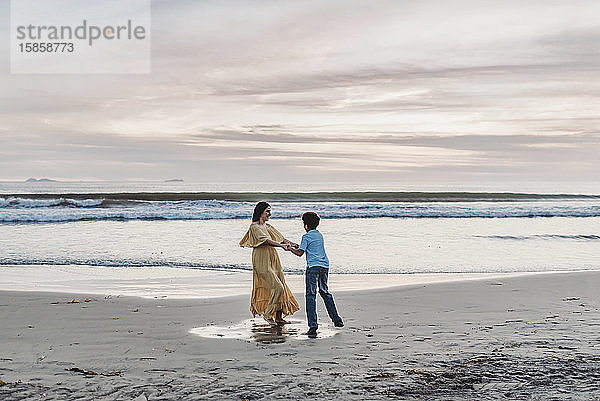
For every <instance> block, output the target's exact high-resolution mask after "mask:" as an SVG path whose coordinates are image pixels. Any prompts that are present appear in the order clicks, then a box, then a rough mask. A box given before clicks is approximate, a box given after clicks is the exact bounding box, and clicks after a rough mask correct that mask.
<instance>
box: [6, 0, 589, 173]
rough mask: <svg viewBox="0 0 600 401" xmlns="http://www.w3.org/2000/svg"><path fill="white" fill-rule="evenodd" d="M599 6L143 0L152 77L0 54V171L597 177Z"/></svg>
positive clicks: (467, 0)
mask: <svg viewBox="0 0 600 401" xmlns="http://www.w3.org/2000/svg"><path fill="white" fill-rule="evenodd" d="M7 5H8V2H7V1H4V2H3V3H0V7H3V8H2V10H7V9H8V7H7ZM599 7H600V6H599V5H598V4H597V3H594V2H589V1H574V2H568V3H561V2H551V3H548V2H537V1H514V0H506V1H503V2H483V3H482V2H480V1H470V0H463V1H461V2H459V3H458V4H455V3H452V4H451V3H448V2H446V1H436V0H426V1H419V2H416V1H414V2H409V1H405V2H397V1H382V2H378V5H377V7H373V6H372V4H371V3H369V2H365V1H331V2H329V1H328V2H318V1H310V0H309V1H303V2H279V1H263V2H261V6H260V7H257V6H256V4H255V3H252V2H246V1H224V2H197V1H187V0H186V1H183V0H169V1H168V2H167V1H154V2H153V26H152V29H153V32H152V33H153V36H152V43H153V44H152V52H153V73H152V74H151V75H139V76H135V75H133V76H120V75H53V76H43V75H31V76H26V75H10V74H8V68H7V66H8V58H7V57H8V56H7V55H8V52H5V53H4V56H0V62H1V63H2V65H3V66H5V67H6V68H5V69H4V71H5V72H3V73H2V74H0V85H1V86H2V88H3V91H2V92H0V116H1V122H0V130H1V131H0V154H2V156H3V158H2V161H0V163H2V166H3V168H2V173H1V174H2V175H1V176H0V179H1V178H5V179H6V178H20V177H24V178H26V177H27V176H39V175H40V174H39V173H38V172H39V171H48V172H49V173H50V172H51V173H52V174H55V176H56V177H71V178H79V177H82V176H83V177H95V178H104V179H121V178H124V177H128V178H136V177H137V178H163V177H165V176H168V177H172V176H177V177H179V176H181V177H185V178H186V179H190V180H193V179H196V178H198V177H202V178H203V179H204V178H206V177H218V178H219V179H220V180H224V181H227V180H232V179H234V178H233V177H235V179H238V178H241V177H246V178H248V177H254V176H256V175H257V174H260V173H261V172H262V171H265V170H267V171H270V172H272V179H277V180H287V179H289V177H295V178H296V179H310V178H311V177H317V178H319V179H325V180H328V179H332V180H333V179H351V180H358V179H370V180H373V179H377V180H382V181H385V180H388V179H415V180H418V179H430V180H435V179H437V180H446V179H449V178H456V179H461V180H462V179H465V180H469V179H474V180H477V179H485V180H489V179H490V178H489V177H496V178H495V179H498V180H500V179H507V178H509V179H513V178H515V177H521V178H523V179H525V178H527V177H528V178H529V179H532V180H537V179H539V178H540V177H542V176H543V174H544V172H546V173H548V174H551V175H552V176H555V177H560V178H561V179H581V178H582V177H583V178H588V179H596V178H595V173H594V167H593V166H594V165H596V164H597V162H598V156H597V154H599V153H598V151H599V150H600V149H599V145H598V135H599V132H600V118H599V117H598V108H597V106H596V105H597V104H598V103H599V101H600V81H599V80H598V79H597V72H598V68H599V67H600V51H599V49H598V46H600V45H599V43H600V41H599V40H598V39H599V38H600V27H599V26H598V23H597V18H596V16H597V14H598V11H600V9H599ZM3 15H4V17H0V18H4V19H3V21H4V20H6V19H7V18H6V14H3ZM2 26H4V30H6V27H7V24H3V25H2ZM2 29H3V28H1V27H0V30H2ZM4 37H8V36H4ZM40 166H43V168H42V167H40ZM319 168H320V169H321V171H320V172H319V171H318V170H319ZM519 174H520V175H519ZM482 177H484V178H482Z"/></svg>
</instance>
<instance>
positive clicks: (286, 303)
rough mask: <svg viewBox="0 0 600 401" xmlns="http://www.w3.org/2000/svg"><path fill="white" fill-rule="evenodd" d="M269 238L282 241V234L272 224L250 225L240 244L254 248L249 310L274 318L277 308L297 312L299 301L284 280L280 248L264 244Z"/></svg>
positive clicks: (289, 313) (287, 311) (284, 312)
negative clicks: (279, 253)
mask: <svg viewBox="0 0 600 401" xmlns="http://www.w3.org/2000/svg"><path fill="white" fill-rule="evenodd" d="M267 239H271V240H273V241H277V242H281V241H283V235H281V233H280V232H279V231H277V230H276V229H275V228H274V227H273V226H271V225H270V224H266V226H264V227H261V226H259V225H258V224H251V225H250V228H249V229H248V232H247V233H246V235H244V238H242V240H241V241H240V245H241V246H244V247H247V248H253V249H252V272H253V276H252V299H251V301H250V312H252V315H254V316H256V315H262V316H264V317H265V318H275V313H276V312H277V311H281V312H282V317H284V316H287V315H291V314H292V313H294V312H296V311H297V310H298V309H299V307H298V302H297V301H296V299H295V298H294V295H292V292H291V291H290V289H289V288H288V286H287V284H286V283H285V278H284V277H283V270H282V269H281V262H280V261H279V255H278V254H277V250H276V249H275V248H274V247H272V246H271V245H267V244H265V245H261V244H262V243H264V242H265V241H266V240H267Z"/></svg>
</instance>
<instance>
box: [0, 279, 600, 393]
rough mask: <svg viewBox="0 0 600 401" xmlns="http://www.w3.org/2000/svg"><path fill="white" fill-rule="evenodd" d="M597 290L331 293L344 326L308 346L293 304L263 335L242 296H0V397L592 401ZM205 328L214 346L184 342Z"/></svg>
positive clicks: (513, 286) (553, 285)
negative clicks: (285, 322) (281, 323)
mask: <svg viewBox="0 0 600 401" xmlns="http://www.w3.org/2000/svg"><path fill="white" fill-rule="evenodd" d="M599 286H600V272H579V273H563V274H539V275H529V276H519V277H504V278H501V279H497V278H495V279H486V280H477V281H461V282H445V283H432V284H424V285H412V286H402V287H393V288H386V289H378V290H369V291H351V292H338V293H336V292H335V291H336V288H335V287H333V286H332V287H331V290H332V292H333V293H334V296H335V297H336V302H337V304H338V307H339V310H340V313H341V315H342V316H343V317H344V319H345V322H346V327H344V328H342V329H331V328H328V329H331V330H332V331H333V334H331V333H329V332H328V333H329V334H331V335H329V334H327V336H321V338H317V339H304V338H303V337H302V336H301V334H300V333H301V331H302V330H301V328H302V329H304V322H303V319H304V315H303V312H304V303H303V297H302V294H301V293H296V295H297V298H298V300H299V302H300V304H301V307H302V310H301V311H300V312H298V313H297V314H296V315H294V316H292V317H291V320H293V321H294V322H293V323H292V325H291V326H290V327H289V328H285V330H282V331H281V332H278V331H274V332H271V331H269V330H268V329H267V328H266V327H265V326H264V325H263V324H262V323H261V322H260V321H259V320H258V321H254V322H252V321H248V319H249V318H250V317H251V316H249V312H248V296H235V297H227V298H206V299H146V298H136V297H117V296H110V297H104V296H99V295H94V294H66V293H50V292H15V291H3V292H0V316H1V317H2V324H1V325H0V338H1V339H2V341H1V342H0V380H2V382H3V383H5V384H2V383H0V384H1V386H0V399H2V400H21V399H38V398H40V399H48V400H71V399H86V400H89V399H99V400H104V399H106V400H113V399H133V400H179V399H185V400H206V399H218V400H221V399H233V400H236V399H239V400H243V399H247V400H254V399H269V400H273V399H294V400H296V399H356V400H378V399H440V400H442V399H443V400H447V399H475V398H477V399H544V400H546V399H556V400H564V399H581V400H589V399H600V384H599V383H600V336H599V335H598V332H599V331H600V291H599V290H598V288H599ZM73 299H76V300H77V301H79V302H76V303H72V302H71V301H72V300H73ZM86 299H88V302H86V301H85V300H86ZM318 307H319V309H320V311H319V319H320V322H321V323H322V324H323V325H324V328H327V327H325V324H326V323H328V322H327V321H326V313H325V311H324V308H323V305H322V303H321V301H319V304H318ZM261 325H262V326H261ZM207 326H210V327H212V328H213V329H214V328H216V331H217V332H218V331H219V330H221V331H223V333H224V335H223V336H218V335H216V336H207V337H202V336H200V335H197V334H194V333H195V332H194V329H195V328H206V327H207ZM229 327H234V328H235V330H238V331H239V330H241V331H242V332H243V331H244V330H247V332H246V333H247V334H248V335H247V336H246V337H244V336H242V337H243V338H227V336H226V335H225V334H227V333H228V330H227V328H229ZM253 330H254V331H253ZM213 331H214V330H213ZM324 332H325V331H324ZM252 333H254V334H257V333H258V334H259V335H253V334H252ZM217 334H218V333H217Z"/></svg>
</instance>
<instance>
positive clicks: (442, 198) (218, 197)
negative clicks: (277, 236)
mask: <svg viewBox="0 0 600 401" xmlns="http://www.w3.org/2000/svg"><path fill="white" fill-rule="evenodd" d="M0 196H2V198H0V207H3V206H1V205H2V201H5V200H6V199H12V200H13V201H15V200H16V201H17V202H20V201H19V200H29V201H49V202H50V203H52V202H57V201H61V200H66V201H67V202H69V203H73V204H74V205H75V206H77V202H79V201H82V200H83V201H91V200H94V201H96V202H101V203H102V202H104V201H108V202H110V201H171V202H172V201H209V200H213V201H228V202H258V201H261V200H266V201H268V202H416V203H423V202H511V201H527V200H568V199H600V195H582V194H535V193H513V192H136V193H133V192H131V193H130V192H120V193H85V194H76V193H70V194H51V193H38V194H4V195H0Z"/></svg>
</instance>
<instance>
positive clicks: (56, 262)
mask: <svg viewBox="0 0 600 401" xmlns="http://www.w3.org/2000/svg"><path fill="white" fill-rule="evenodd" d="M0 266H92V267H130V268H144V267H172V268H183V269H199V270H225V271H232V270H241V271H252V266H251V265H236V264H218V265H217V264H202V263H193V262H174V261H164V260H129V259H113V260H106V259H104V260H100V259H98V260H95V259H92V260H90V259H43V260H41V259H10V258H3V259H1V260H0ZM284 271H285V272H286V273H289V274H304V269H290V268H287V269H284Z"/></svg>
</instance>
